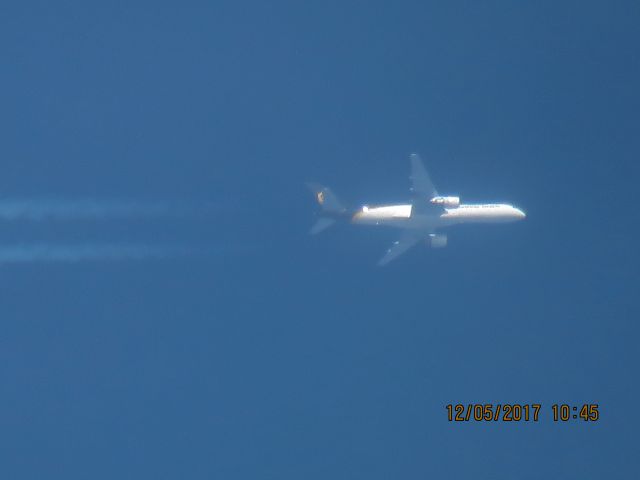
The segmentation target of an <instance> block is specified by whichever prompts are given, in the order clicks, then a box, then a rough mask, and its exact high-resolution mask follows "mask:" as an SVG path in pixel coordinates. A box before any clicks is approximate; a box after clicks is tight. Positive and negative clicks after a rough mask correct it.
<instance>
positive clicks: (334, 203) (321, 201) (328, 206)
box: [307, 183, 347, 214]
mask: <svg viewBox="0 0 640 480" xmlns="http://www.w3.org/2000/svg"><path fill="white" fill-rule="evenodd" d="M307 186H308V187H309V189H310V190H311V191H312V192H313V193H314V195H315V196H316V202H318V205H320V207H321V208H322V211H323V212H324V213H332V214H336V213H344V212H346V210H347V209H346V208H344V206H343V205H342V203H340V200H338V197H336V196H335V194H334V193H333V192H332V191H331V189H330V188H328V187H323V186H322V185H318V184H316V183H307Z"/></svg>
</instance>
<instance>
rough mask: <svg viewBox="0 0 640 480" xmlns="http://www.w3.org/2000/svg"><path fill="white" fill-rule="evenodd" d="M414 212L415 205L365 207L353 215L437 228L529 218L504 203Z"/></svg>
mask: <svg viewBox="0 0 640 480" xmlns="http://www.w3.org/2000/svg"><path fill="white" fill-rule="evenodd" d="M411 213H412V205H411V204H404V205H384V206H379V207H368V206H364V207H362V208H361V209H360V210H358V211H357V212H356V213H355V214H354V215H353V216H352V217H351V222H352V223H355V224H360V225H381V226H389V227H397V228H415V229H437V228H442V227H447V226H449V225H455V224H459V223H504V222H513V221H516V220H522V219H523V218H525V214H524V212H523V211H522V210H520V209H518V208H515V207H514V206H512V205H507V204H503V203H489V204H471V205H459V206H458V207H455V208H443V209H434V213H432V214H431V213H428V214H417V215H412V214H411Z"/></svg>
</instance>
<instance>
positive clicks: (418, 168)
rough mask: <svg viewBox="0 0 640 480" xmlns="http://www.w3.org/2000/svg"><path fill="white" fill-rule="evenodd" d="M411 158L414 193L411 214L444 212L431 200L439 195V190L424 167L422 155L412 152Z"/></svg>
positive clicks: (411, 177)
mask: <svg viewBox="0 0 640 480" xmlns="http://www.w3.org/2000/svg"><path fill="white" fill-rule="evenodd" d="M409 158H410V159H411V176H410V177H409V178H410V180H411V192H412V193H413V202H412V205H413V208H412V209H411V215H412V216H413V215H416V214H417V215H434V214H436V213H440V212H442V208H441V207H437V206H435V205H433V204H431V203H430V202H429V200H431V199H432V198H433V197H437V196H438V191H437V190H436V187H435V186H434V185H433V182H432V181H431V177H430V176H429V173H428V172H427V169H426V168H424V164H423V163H422V160H421V159H420V155H418V154H417V153H412V154H411V156H410V157H409Z"/></svg>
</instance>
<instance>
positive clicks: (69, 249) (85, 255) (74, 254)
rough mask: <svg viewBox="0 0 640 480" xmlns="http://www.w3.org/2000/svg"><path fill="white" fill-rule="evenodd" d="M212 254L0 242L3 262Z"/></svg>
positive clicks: (174, 249) (198, 250)
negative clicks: (6, 243)
mask: <svg viewBox="0 0 640 480" xmlns="http://www.w3.org/2000/svg"><path fill="white" fill-rule="evenodd" d="M213 253H214V251H213V249H211V250H207V249H201V248H194V247H180V246H160V245H132V244H81V245H55V244H34V245H0V265H2V264H18V263H36V262H59V263H74V262H82V261H113V260H146V259H163V258H176V257H190V256H203V255H204V256H209V255H211V254H213Z"/></svg>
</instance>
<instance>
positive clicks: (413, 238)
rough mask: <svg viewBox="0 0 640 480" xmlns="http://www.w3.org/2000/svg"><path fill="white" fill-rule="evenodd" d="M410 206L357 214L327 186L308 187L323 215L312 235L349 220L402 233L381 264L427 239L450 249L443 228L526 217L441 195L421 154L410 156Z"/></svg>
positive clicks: (518, 212) (495, 206)
mask: <svg viewBox="0 0 640 480" xmlns="http://www.w3.org/2000/svg"><path fill="white" fill-rule="evenodd" d="M409 158H410V161H411V176H410V177H409V178H410V180H411V192H412V195H413V199H412V201H411V203H407V204H400V205H381V206H375V207H374V206H368V205H364V206H363V207H361V208H360V209H358V210H356V211H350V210H349V209H347V208H345V207H344V206H343V205H342V203H340V201H339V200H338V198H337V197H336V196H335V195H334V193H333V192H332V191H331V190H330V189H329V188H327V187H323V186H321V185H317V184H313V183H310V184H307V185H308V186H309V188H311V190H312V191H313V192H314V194H315V196H316V201H317V202H318V204H319V205H320V207H321V212H320V216H319V218H318V220H317V222H316V223H315V225H314V226H313V227H312V228H311V231H310V233H311V234H312V235H315V234H318V233H320V232H322V231H323V230H325V229H326V228H328V227H330V226H331V225H333V224H334V223H335V222H336V221H337V220H350V222H351V223H353V224H356V225H374V226H384V227H393V228H396V229H398V230H400V233H399V236H398V240H396V241H395V242H394V243H393V245H391V248H389V249H388V250H387V252H386V253H385V255H384V256H383V257H382V258H381V259H380V261H379V262H378V265H380V266H383V265H386V264H388V263H389V262H391V261H392V260H395V259H396V258H398V257H399V256H400V255H402V254H403V253H405V252H406V251H407V250H409V249H410V248H411V247H413V246H414V245H416V244H418V243H419V242H420V241H422V240H426V243H427V245H429V246H431V248H443V247H446V246H447V235H446V234H443V233H438V231H439V230H440V229H442V228H445V227H449V226H451V225H456V224H461V223H505V222H513V221H517V220H523V219H524V218H525V217H526V215H525V213H524V212H523V211H522V210H520V209H519V208H516V207H514V206H513V205H508V204H505V203H484V204H463V203H460V197H453V196H441V195H439V194H438V191H437V190H436V188H435V187H434V185H433V182H432V181H431V177H430V176H429V174H428V173H427V170H426V169H425V168H424V165H423V163H422V160H421V159H420V157H419V156H418V154H416V153H413V154H411V155H410V157H409Z"/></svg>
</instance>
